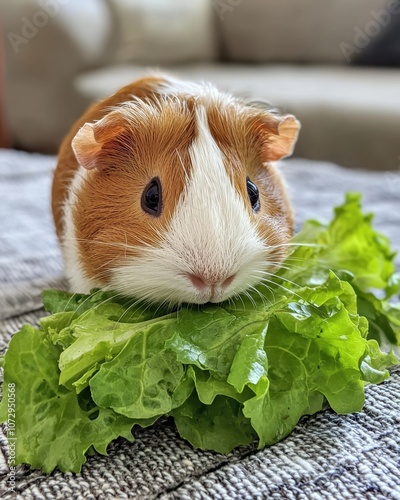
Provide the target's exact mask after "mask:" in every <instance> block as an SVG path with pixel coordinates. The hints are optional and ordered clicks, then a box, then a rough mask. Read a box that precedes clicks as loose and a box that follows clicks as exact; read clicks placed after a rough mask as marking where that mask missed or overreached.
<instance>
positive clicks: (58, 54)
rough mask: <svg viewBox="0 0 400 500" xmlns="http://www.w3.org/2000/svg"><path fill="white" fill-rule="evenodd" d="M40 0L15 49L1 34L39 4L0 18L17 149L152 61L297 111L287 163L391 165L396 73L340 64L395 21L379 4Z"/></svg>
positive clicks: (53, 140)
mask: <svg viewBox="0 0 400 500" xmlns="http://www.w3.org/2000/svg"><path fill="white" fill-rule="evenodd" d="M47 1H50V0H47ZM51 1H52V2H56V3H57V2H58V7H59V9H58V11H57V13H56V14H55V15H54V16H53V17H51V16H50V15H49V16H48V18H49V19H48V23H47V24H46V25H45V26H43V27H42V28H38V29H37V33H36V34H35V36H33V37H32V39H29V40H28V43H21V44H20V46H19V49H20V50H19V51H18V53H16V50H15V46H13V43H12V42H11V41H10V39H9V33H17V34H18V33H21V30H22V22H21V18H22V17H24V18H25V19H27V20H28V22H29V21H31V22H32V23H33V21H34V20H35V15H36V16H37V13H38V3H37V2H36V1H35V0H17V1H15V2H13V4H12V5H10V4H9V5H7V6H4V4H2V7H1V10H0V14H1V18H2V20H3V22H2V24H3V37H4V42H5V51H6V63H7V77H8V78H7V117H8V123H9V127H10V131H11V135H12V137H13V139H14V142H15V143H16V144H17V145H20V146H21V147H24V148H27V149H31V150H41V151H48V152H53V151H55V150H56V149H57V146H58V144H59V141H60V140H61V138H62V136H63V134H64V133H65V132H66V130H67V129H68V127H69V126H70V124H71V123H72V121H73V120H74V119H75V118H76V117H77V116H79V114H80V113H81V112H82V110H83V109H84V108H85V107H86V106H87V105H88V104H89V103H90V102H93V101H94V100H97V99H99V98H101V97H103V96H105V95H107V94H110V93H112V92H114V91H115V90H116V89H117V88H118V87H119V86H121V85H124V84H126V83H127V82H128V81H130V80H132V79H134V78H136V77H138V76H141V75H143V74H144V73H145V71H146V66H152V67H154V66H157V65H158V66H160V67H162V68H166V69H167V70H168V71H169V72H172V73H175V74H177V75H179V76H182V77H184V78H191V79H195V80H198V79H199V80H204V79H205V80H210V81H212V82H214V83H216V84H217V85H218V86H219V87H221V88H223V89H225V90H229V91H233V92H235V93H238V94H240V95H244V96H246V97H249V98H250V99H255V100H263V101H267V102H269V103H271V104H272V105H273V106H276V107H278V108H280V109H281V110H282V111H284V112H292V113H294V114H296V115H297V116H298V117H299V119H300V120H301V122H302V124H303V128H302V132H301V135H300V139H299V142H298V146H297V149H296V155H298V156H302V157H307V158H312V159H318V160H328V161H332V162H336V163H339V164H342V165H345V166H349V167H356V168H367V169H397V168H398V167H399V163H400V159H399V155H400V144H399V135H400V133H399V132H400V70H394V69H392V70H389V69H386V70H384V69H375V68H361V67H357V66H352V65H351V64H349V62H351V61H350V59H351V57H352V56H353V55H356V53H357V52H359V51H360V50H361V49H360V48H358V45H359V44H360V43H361V42H360V40H361V41H363V40H364V38H365V37H368V35H367V34H366V33H369V32H370V28H371V26H372V25H371V22H375V23H377V25H379V22H378V21H376V19H378V20H379V19H385V13H386V15H395V13H393V14H391V13H390V12H389V14H388V11H387V9H388V4H387V2H386V0H385V1H383V0H352V2H351V3H350V2H347V0H346V1H345V0H329V1H328V2H324V6H322V4H321V2H320V1H319V0H303V1H302V2H299V0H286V1H285V2H282V1H280V0H245V1H242V2H241V1H239V0H221V1H219V2H214V1H212V0H193V1H192V2H190V3H189V2H186V1H185V0H175V1H174V2H172V1H170V2H168V1H166V0H158V1H154V2H145V0H108V1H100V0H85V4H84V5H83V3H82V2H78V1H74V0H69V1H67V0H62V1H61V0H51ZM44 3H45V2H42V4H44ZM39 10H40V9H39ZM374 20H375V21H374ZM382 23H383V21H382ZM381 29H384V28H383V27H381ZM362 34H364V38H363V35H362ZM370 38H372V37H370ZM365 40H366V39H365ZM365 40H364V42H365ZM14 45H15V43H14ZM367 45H368V44H367Z"/></svg>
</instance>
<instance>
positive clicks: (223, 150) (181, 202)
mask: <svg viewBox="0 0 400 500" xmlns="http://www.w3.org/2000/svg"><path fill="white" fill-rule="evenodd" d="M298 129H299V124H298V122H297V120H296V119H295V118H294V117H293V116H290V115H289V116H278V115H276V114H273V113H271V112H269V111H267V110H265V109H262V108H260V107H258V106H252V105H248V104H246V103H244V102H242V101H241V100H239V99H236V98H234V97H232V96H230V95H227V94H223V93H219V92H218V91H216V89H215V88H213V87H212V86H209V85H195V84H187V85H186V84H184V83H178V82H174V81H166V80H162V81H161V80H160V82H159V84H158V85H155V84H154V82H152V86H151V90H149V93H148V95H147V96H146V97H145V98H140V99H139V98H135V97H132V99H131V100H130V101H129V102H124V103H122V104H120V105H119V106H117V107H115V108H113V109H110V110H109V111H108V112H107V114H106V115H105V116H104V118H102V119H101V120H99V121H97V122H94V123H87V124H85V125H84V126H83V127H82V128H81V129H80V131H79V132H78V133H77V135H76V136H75V138H74V140H73V142H72V147H73V150H74V152H75V155H76V158H77V160H78V162H79V164H80V168H79V176H78V177H79V180H78V181H77V180H76V179H75V182H74V184H75V186H74V190H75V191H74V193H75V194H74V205H73V210H72V218H73V226H74V238H75V245H76V249H77V252H78V255H79V257H78V259H79V263H80V272H81V273H82V276H83V277H84V279H83V280H82V279H79V280H78V281H79V282H80V283H86V284H87V288H89V287H92V286H100V287H103V288H108V289H112V290H116V291H118V292H120V293H122V294H124V295H128V296H133V297H136V298H139V299H145V300H149V301H152V302H165V303H169V304H177V303H182V302H189V303H196V304H203V303H206V302H209V301H210V302H220V301H223V300H226V299H228V298H230V297H232V296H235V295H238V294H240V293H242V292H244V291H245V290H247V289H251V288H252V287H254V285H255V284H257V283H258V282H261V281H263V280H266V279H269V278H270V276H271V274H270V273H271V271H273V270H274V269H276V268H277V267H278V266H279V264H280V263H281V262H282V260H283V259H284V258H285V256H286V255H287V247H288V246H287V244H288V242H289V240H290V237H291V235H292V225H293V221H292V212H291V207H290V204H289V202H288V199H287V196H286V193H285V189H284V185H283V183H282V179H281V175H280V172H279V167H278V166H276V165H275V164H274V163H273V162H274V161H276V160H279V159H281V158H283V157H285V156H288V155H289V154H291V152H292V149H293V146H294V143H295V141H296V138H297V133H298ZM81 288H82V286H81Z"/></svg>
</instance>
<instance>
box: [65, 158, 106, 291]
mask: <svg viewBox="0 0 400 500" xmlns="http://www.w3.org/2000/svg"><path fill="white" fill-rule="evenodd" d="M88 175H89V172H88V171H87V170H86V169H84V168H83V167H79V168H78V169H77V171H76V173H75V176H74V178H73V180H72V182H71V185H70V188H69V195H68V198H67V200H66V201H65V204H64V213H63V217H64V227H65V229H64V235H63V238H62V245H61V250H62V253H63V257H64V265H65V275H66V277H67V278H68V280H69V282H70V284H71V288H72V290H74V292H77V293H88V292H89V291H90V289H91V288H95V287H98V286H100V285H99V283H96V282H95V281H94V280H90V279H89V278H88V277H87V276H86V275H85V273H84V270H83V267H82V265H81V259H80V258H79V249H78V244H77V241H76V233H75V226H74V222H73V218H72V211H73V208H74V206H75V205H76V201H77V194H78V193H79V191H80V190H81V188H82V185H83V183H84V182H85V180H86V178H87V176H88Z"/></svg>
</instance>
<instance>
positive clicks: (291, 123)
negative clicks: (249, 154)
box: [258, 114, 301, 162]
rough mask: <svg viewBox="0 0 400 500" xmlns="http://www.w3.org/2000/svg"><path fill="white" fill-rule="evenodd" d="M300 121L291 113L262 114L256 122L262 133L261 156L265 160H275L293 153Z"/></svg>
mask: <svg viewBox="0 0 400 500" xmlns="http://www.w3.org/2000/svg"><path fill="white" fill-rule="evenodd" d="M300 126H301V125H300V122H299V121H298V120H297V119H296V118H295V117H294V116H293V115H285V116H275V115H272V114H271V115H267V116H264V117H263V118H262V119H261V120H260V122H259V123H258V128H259V130H260V131H261V134H262V135H263V158H264V159H265V161H266V162H267V161H276V160H281V159H282V158H286V156H290V155H291V154H292V153H293V150H294V146H295V144H296V141H297V136H298V134H299V131H300Z"/></svg>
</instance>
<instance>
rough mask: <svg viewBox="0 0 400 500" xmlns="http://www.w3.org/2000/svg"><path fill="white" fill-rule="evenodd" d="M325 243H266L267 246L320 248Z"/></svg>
mask: <svg viewBox="0 0 400 500" xmlns="http://www.w3.org/2000/svg"><path fill="white" fill-rule="evenodd" d="M323 246H325V245H320V244H318V243H281V244H279V245H268V248H281V247H310V248H321V247H323Z"/></svg>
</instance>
